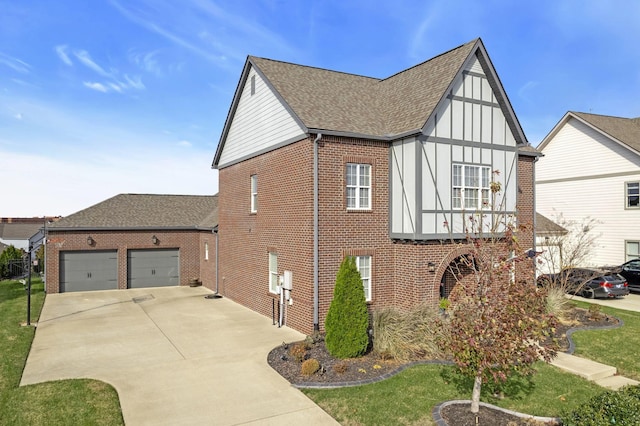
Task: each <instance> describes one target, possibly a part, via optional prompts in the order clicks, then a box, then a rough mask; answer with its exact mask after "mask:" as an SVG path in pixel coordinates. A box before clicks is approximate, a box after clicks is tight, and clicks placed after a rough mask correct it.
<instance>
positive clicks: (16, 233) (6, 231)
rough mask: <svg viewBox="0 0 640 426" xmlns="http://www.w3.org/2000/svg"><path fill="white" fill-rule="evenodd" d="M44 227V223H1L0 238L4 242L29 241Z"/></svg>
mask: <svg viewBox="0 0 640 426" xmlns="http://www.w3.org/2000/svg"><path fill="white" fill-rule="evenodd" d="M43 226H44V221H43V222H42V223H0V238H2V239H3V240H28V239H29V238H30V237H32V236H33V235H34V234H35V233H36V232H38V229H40V228H42V227H43Z"/></svg>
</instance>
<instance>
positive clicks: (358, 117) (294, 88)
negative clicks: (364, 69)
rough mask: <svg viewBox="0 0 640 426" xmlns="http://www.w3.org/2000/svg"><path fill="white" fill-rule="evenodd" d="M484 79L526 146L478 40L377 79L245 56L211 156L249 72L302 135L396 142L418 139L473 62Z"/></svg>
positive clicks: (489, 61) (231, 118) (518, 125)
mask: <svg viewBox="0 0 640 426" xmlns="http://www.w3.org/2000/svg"><path fill="white" fill-rule="evenodd" d="M476 57H477V58H478V60H479V61H480V63H481V64H482V67H483V69H484V70H485V72H486V74H487V78H488V79H489V81H490V83H491V85H492V87H493V88H494V91H495V95H496V98H497V100H498V103H499V104H500V106H501V108H502V110H503V113H504V115H505V118H506V120H507V122H508V123H509V127H510V128H511V130H512V132H513V134H514V136H515V138H516V141H517V142H518V144H519V145H528V142H527V140H526V137H525V136H524V132H523V131H522V128H521V126H520V124H519V122H518V120H517V117H516V115H515V113H514V112H513V108H512V107H511V104H510V102H509V99H508V97H507V95H506V93H505V91H504V88H503V87H502V83H501V82H500V79H499V77H498V75H497V73H496V72H495V69H494V67H493V65H492V63H491V60H490V59H489V56H488V54H487V52H486V50H485V48H484V45H483V43H482V40H481V39H479V38H478V39H475V40H472V41H470V42H468V43H466V44H463V45H461V46H458V47H456V48H454V49H452V50H449V51H448V52H445V53H442V54H440V55H438V56H436V57H434V58H432V59H429V60H428V61H425V62H423V63H421V64H418V65H416V66H414V67H411V68H409V69H406V70H404V71H401V72H399V73H397V74H394V75H392V76H390V77H387V78H384V79H378V78H373V77H365V76H360V75H355V74H348V73H343V72H338V71H331V70H327V69H322V68H315V67H309V66H303V65H296V64H292V63H287V62H281V61H275V60H272V59H266V58H258V57H254V56H249V57H248V58H247V61H246V63H245V66H244V69H243V72H242V75H241V77H240V81H239V82H238V86H237V88H236V92H235V95H234V98H233V101H232V104H231V108H230V109H229V113H228V115H227V119H226V122H225V125H224V128H223V131H222V135H221V137H220V141H219V143H218V148H217V151H216V154H215V157H214V161H213V165H214V167H215V166H216V165H217V164H218V161H219V159H220V155H221V153H222V149H223V147H224V143H225V140H226V137H227V134H228V132H229V128H230V126H231V122H232V120H233V116H234V114H235V111H236V109H237V106H238V103H239V101H240V95H241V93H242V89H243V87H244V86H245V84H246V81H247V79H248V76H249V71H250V70H251V69H252V68H253V69H255V71H256V72H257V73H258V74H259V76H260V77H261V78H262V79H263V80H264V81H265V83H266V84H267V86H268V87H269V88H270V89H271V90H272V91H273V92H274V94H275V95H276V96H277V97H278V98H279V100H280V101H281V102H282V104H283V105H284V106H285V108H287V110H288V111H289V113H290V114H291V115H292V116H293V117H294V119H295V120H296V121H297V122H298V124H300V126H301V127H302V128H303V129H304V131H305V133H308V134H310V133H324V134H334V135H339V136H351V137H365V138H370V139H380V140H388V141H391V140H394V139H398V138H400V137H403V136H405V135H411V134H418V133H419V132H421V131H422V130H424V127H425V126H426V123H427V121H428V120H429V118H430V117H431V116H432V114H433V113H434V111H436V109H437V107H438V105H439V104H440V103H441V102H443V101H444V100H445V99H446V96H447V93H448V91H449V90H450V89H451V87H452V86H453V83H454V79H455V78H456V76H457V75H458V74H459V73H460V72H461V71H462V70H463V69H465V67H466V65H468V64H469V63H470V62H471V61H472V60H474V58H476Z"/></svg>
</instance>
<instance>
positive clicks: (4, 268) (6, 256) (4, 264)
mask: <svg viewBox="0 0 640 426" xmlns="http://www.w3.org/2000/svg"><path fill="white" fill-rule="evenodd" d="M22 255H23V253H22V250H20V249H17V248H15V247H14V246H13V245H10V246H9V247H7V248H5V249H4V250H3V252H2V254H0V279H4V278H9V277H10V275H11V273H10V272H11V271H10V270H9V263H10V262H11V261H16V260H20V259H22Z"/></svg>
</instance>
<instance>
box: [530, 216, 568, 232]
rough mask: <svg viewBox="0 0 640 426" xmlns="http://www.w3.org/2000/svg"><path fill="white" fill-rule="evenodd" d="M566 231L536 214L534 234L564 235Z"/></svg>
mask: <svg viewBox="0 0 640 426" xmlns="http://www.w3.org/2000/svg"><path fill="white" fill-rule="evenodd" d="M566 233H567V230H566V229H565V228H563V227H562V226H560V225H558V224H557V223H555V222H554V221H552V220H551V219H549V218H548V217H546V216H543V215H541V214H540V213H538V212H536V234H540V235H545V234H566Z"/></svg>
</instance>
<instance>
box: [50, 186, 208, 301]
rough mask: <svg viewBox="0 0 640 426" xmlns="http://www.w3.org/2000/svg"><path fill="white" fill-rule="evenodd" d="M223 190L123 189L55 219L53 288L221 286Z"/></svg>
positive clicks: (52, 256)
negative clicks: (219, 230)
mask: <svg viewBox="0 0 640 426" xmlns="http://www.w3.org/2000/svg"><path fill="white" fill-rule="evenodd" d="M217 202H218V200H217V196H195V195H147V194H120V195H116V196H115V197H112V198H109V199H107V200H105V201H102V202H101V203H98V204H96V205H93V206H91V207H88V208H86V209H84V210H81V211H79V212H77V213H74V214H72V215H70V216H67V217H65V218H62V219H60V220H59V221H57V222H55V223H53V224H51V225H50V226H49V227H48V228H47V231H46V239H47V242H46V270H45V281H46V291H47V292H48V293H59V292H71V291H89V290H109V289H126V288H140V287H159V286H175V285H189V284H190V282H191V281H192V280H194V279H197V280H198V281H199V282H201V283H202V284H203V285H204V286H206V287H208V288H210V289H215V284H216V259H217V258H216V251H215V250H216V238H217V234H216V233H215V231H217V228H216V225H217V207H218V204H217Z"/></svg>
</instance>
